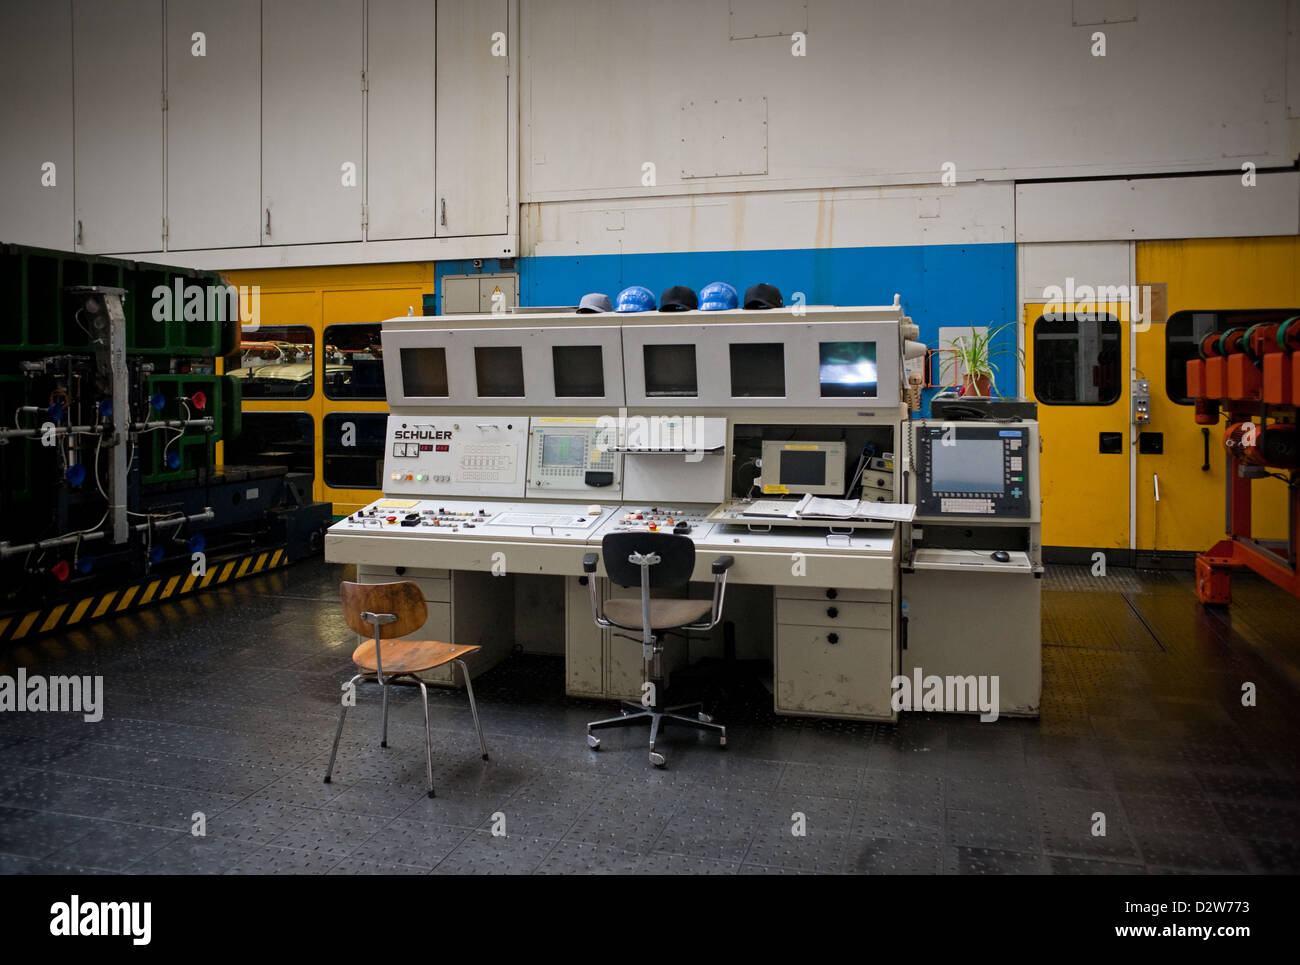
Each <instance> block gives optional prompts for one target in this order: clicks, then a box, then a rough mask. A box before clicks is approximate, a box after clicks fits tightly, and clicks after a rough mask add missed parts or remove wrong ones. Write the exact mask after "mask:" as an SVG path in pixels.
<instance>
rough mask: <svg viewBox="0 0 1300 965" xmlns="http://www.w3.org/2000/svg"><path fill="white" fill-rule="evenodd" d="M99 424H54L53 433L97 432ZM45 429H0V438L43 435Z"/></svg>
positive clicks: (62, 434) (63, 434)
mask: <svg viewBox="0 0 1300 965" xmlns="http://www.w3.org/2000/svg"><path fill="white" fill-rule="evenodd" d="M98 430H99V426H55V427H54V434H55V435H56V436H66V435H68V434H70V433H89V434H92V435H93V434H97V432H98ZM46 431H47V430H45V429H42V428H40V427H39V426H37V427H36V428H35V429H0V439H22V438H36V437H37V436H43V435H45V433H46Z"/></svg>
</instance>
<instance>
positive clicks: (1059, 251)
mask: <svg viewBox="0 0 1300 965" xmlns="http://www.w3.org/2000/svg"><path fill="white" fill-rule="evenodd" d="M1017 251H1018V252H1019V255H1020V300H1021V302H1036V301H1042V300H1043V290H1044V289H1045V288H1047V287H1048V286H1052V285H1055V286H1057V287H1059V288H1061V289H1062V290H1064V289H1065V288H1066V279H1067V278H1073V279H1074V287H1076V288H1077V287H1079V286H1081V285H1089V286H1091V287H1093V288H1094V289H1095V288H1097V287H1099V286H1103V285H1127V284H1129V244H1128V242H1126V241H1119V242H1101V243H1088V244H1039V245H1022V246H1021V247H1020V248H1018V249H1017Z"/></svg>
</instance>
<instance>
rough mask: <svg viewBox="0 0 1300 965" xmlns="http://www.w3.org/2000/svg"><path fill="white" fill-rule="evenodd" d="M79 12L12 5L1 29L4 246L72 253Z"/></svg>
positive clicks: (0, 235)
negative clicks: (75, 18) (75, 20)
mask: <svg viewBox="0 0 1300 965" xmlns="http://www.w3.org/2000/svg"><path fill="white" fill-rule="evenodd" d="M71 35H72V13H71V10H70V8H69V7H68V5H67V4H66V3H62V4H55V3H22V4H7V5H6V7H5V25H4V29H3V30H0V86H3V89H4V91H5V92H6V93H5V96H4V97H3V98H0V130H2V131H4V140H5V145H4V150H3V151H0V241H6V242H12V243H15V244H23V245H39V246H42V247H48V248H63V249H67V248H70V247H72V175H73V168H72V45H71V44H70V43H69V38H70V37H71Z"/></svg>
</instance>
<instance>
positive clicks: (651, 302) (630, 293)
mask: <svg viewBox="0 0 1300 965" xmlns="http://www.w3.org/2000/svg"><path fill="white" fill-rule="evenodd" d="M654 310H655V296H654V293H653V292H651V291H650V289H649V288H646V287H645V286H644V285H633V286H632V287H630V288H624V289H623V290H622V291H621V292H619V293H618V298H616V299H615V300H614V311H616V312H653V311H654Z"/></svg>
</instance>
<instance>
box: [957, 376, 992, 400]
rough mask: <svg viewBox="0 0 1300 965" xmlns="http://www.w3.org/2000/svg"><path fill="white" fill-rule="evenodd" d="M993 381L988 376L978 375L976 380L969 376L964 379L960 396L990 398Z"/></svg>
mask: <svg viewBox="0 0 1300 965" xmlns="http://www.w3.org/2000/svg"><path fill="white" fill-rule="evenodd" d="M990 383H991V380H990V379H989V377H988V376H987V375H977V376H975V377H974V378H972V377H971V376H969V375H967V376H966V377H965V378H963V379H962V383H961V391H960V392H959V393H958V394H959V395H974V396H988V394H989V387H990Z"/></svg>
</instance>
